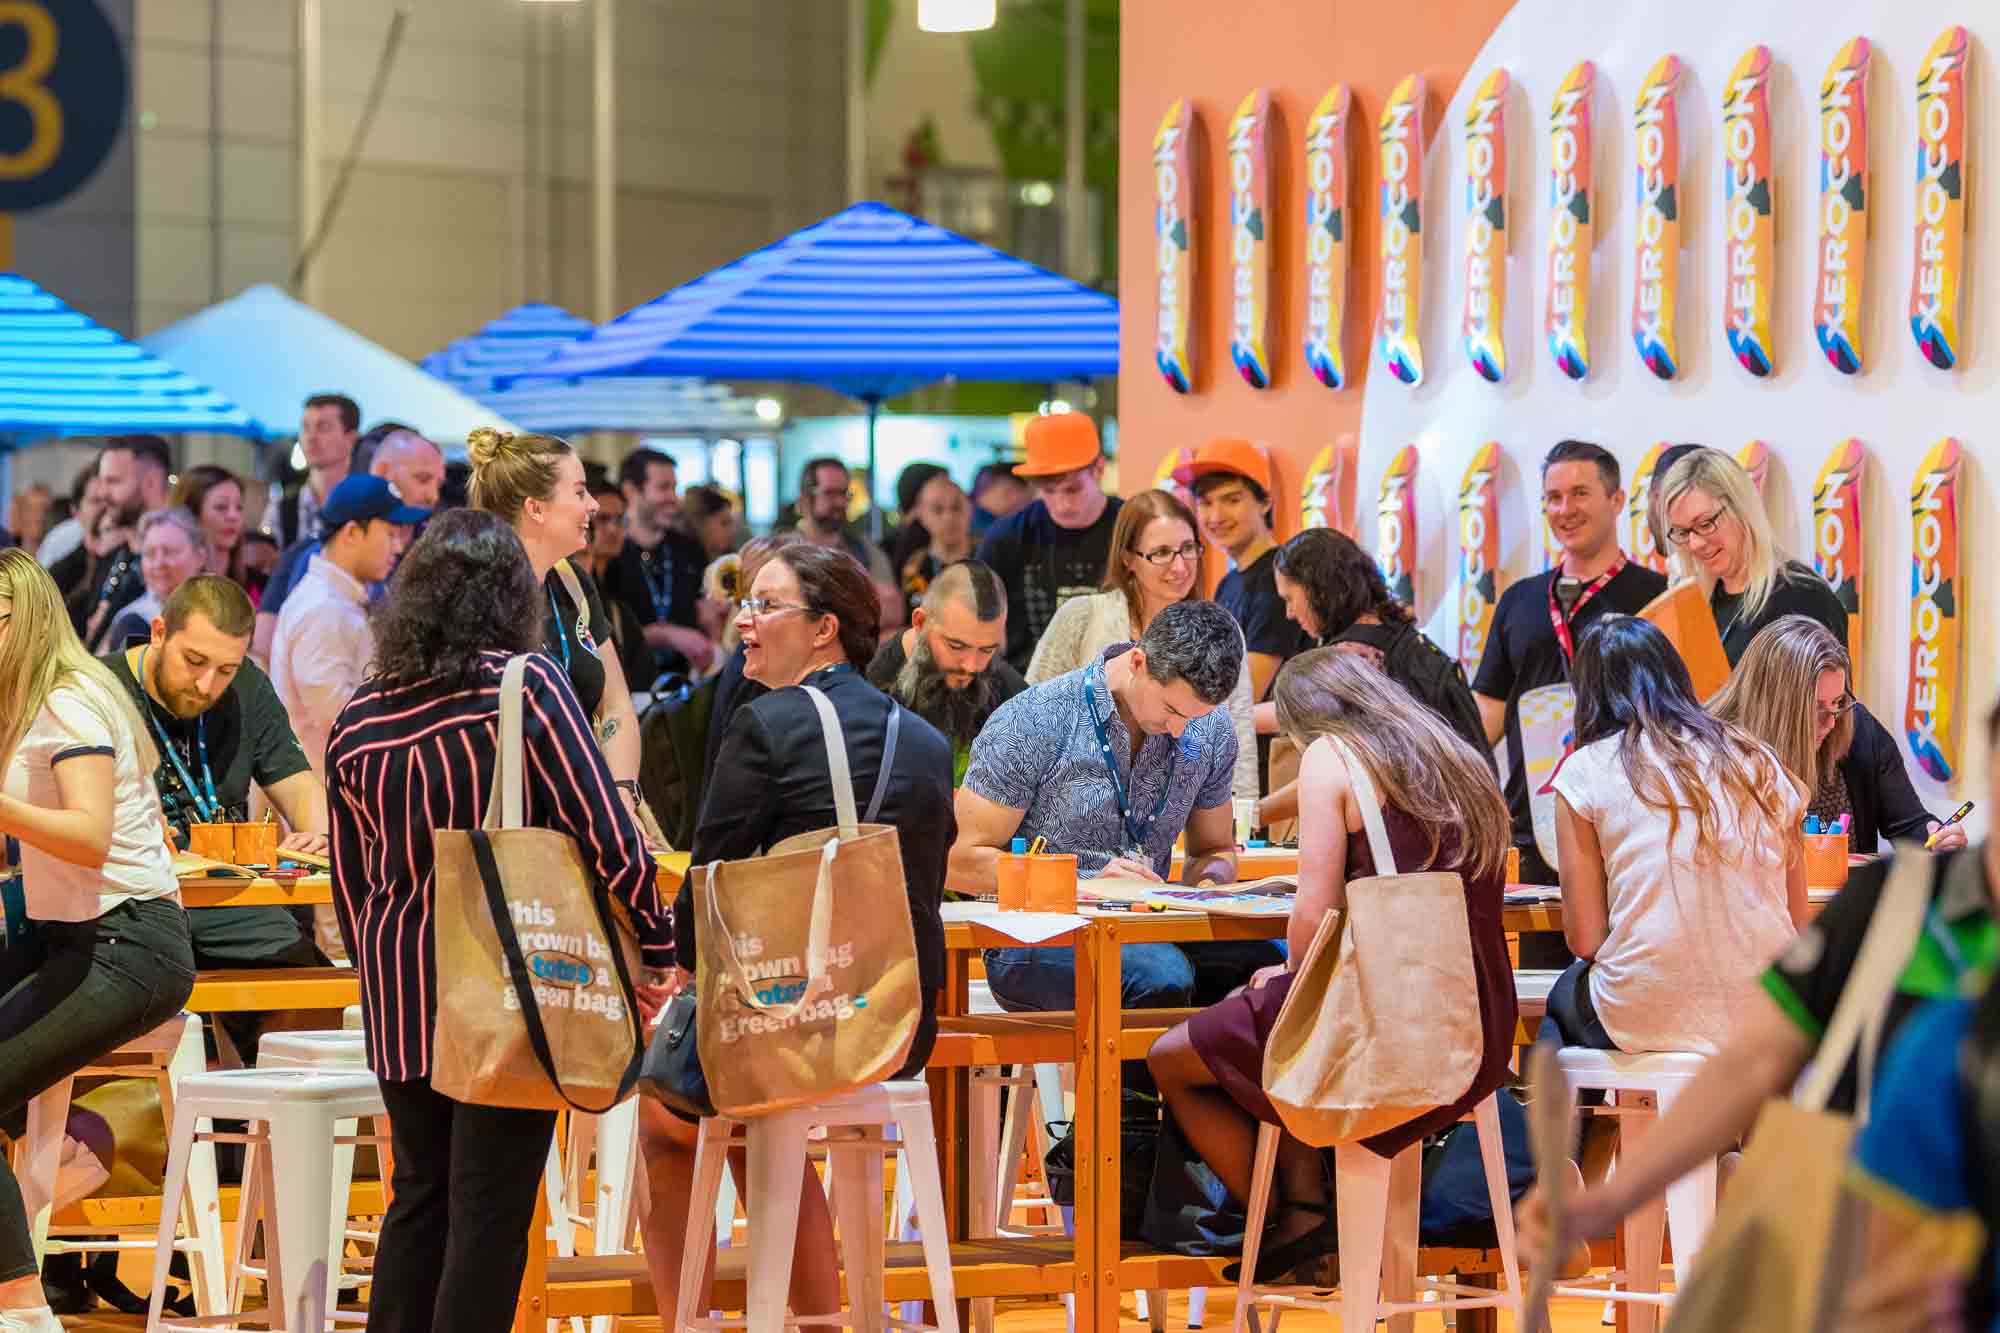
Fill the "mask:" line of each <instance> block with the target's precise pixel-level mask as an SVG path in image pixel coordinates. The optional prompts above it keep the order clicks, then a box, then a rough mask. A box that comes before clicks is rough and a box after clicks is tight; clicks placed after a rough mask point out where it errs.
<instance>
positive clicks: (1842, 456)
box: [1813, 439, 1868, 692]
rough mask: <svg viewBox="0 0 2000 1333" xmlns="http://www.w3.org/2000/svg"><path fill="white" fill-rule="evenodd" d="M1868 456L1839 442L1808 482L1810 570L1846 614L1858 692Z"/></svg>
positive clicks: (1851, 442)
mask: <svg viewBox="0 0 2000 1333" xmlns="http://www.w3.org/2000/svg"><path fill="white" fill-rule="evenodd" d="M1867 457H1868V455H1867V453H1866V451H1865V450H1863V449H1862V447H1861V441H1859V440H1852V439H1849V440H1842V441H1841V442H1840V443H1839V444H1837V445H1835V446H1834V449H1833V452H1832V453H1830V454H1828V455H1827V456H1826V464H1825V466H1823V467H1822V468H1820V470H1819V478H1818V479H1817V480H1816V481H1814V482H1813V568H1814V569H1816V570H1818V571H1819V576H1820V577H1821V578H1823V579H1825V580H1826V582H1827V586H1828V587H1830V588H1832V589H1833V595H1834V596H1835V597H1837V598H1838V599H1839V600H1840V604H1841V605H1842V606H1843V607H1845V608H1846V609H1847V656H1848V660H1849V662H1850V663H1851V670H1850V672H1849V674H1850V675H1852V676H1853V677H1854V681H1855V683H1854V686H1853V688H1854V689H1855V690H1856V691H1857V692H1858V691H1859V690H1860V688H1861V687H1860V683H1859V682H1860V676H1861V664H1862V662H1863V661H1864V660H1865V659H1864V658H1863V657H1862V653H1861V648H1862V638H1863V627H1864V625H1865V623H1866V622H1865V620H1864V619H1863V617H1862V614H1861V574H1862V568H1863V559H1862V552H1863V551H1864V550H1865V549H1866V548H1865V547H1864V546H1863V544H1862V540H1861V537H1862V532H1861V470H1862V467H1863V465H1864V464H1865V463H1866V462H1867Z"/></svg>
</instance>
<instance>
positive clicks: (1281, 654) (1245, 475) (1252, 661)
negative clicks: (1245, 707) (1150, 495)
mask: <svg viewBox="0 0 2000 1333" xmlns="http://www.w3.org/2000/svg"><path fill="white" fill-rule="evenodd" d="M1174 480H1175V481H1177V482H1179V483H1180V484H1181V485H1183V486H1192V487H1193V488H1194V495H1195V504H1194V508H1195V516H1196V517H1197V518H1198V519H1200V521H1201V530H1202V533H1203V535H1205V536H1206V537H1207V538H1208V539H1209V540H1210V541H1212V542H1214V543H1215V544H1216V545H1217V546H1220V547H1221V548H1222V549H1223V550H1225V551H1227V552H1229V572H1228V573H1227V574H1225V575H1223V576H1222V582H1220V583H1218V584H1216V585H1215V600H1216V601H1218V602H1220V603H1221V604H1222V605H1223V606H1224V607H1226V608H1228V610H1229V614H1230V615H1232V616H1235V617H1236V623H1237V624H1238V625H1240V626H1242V628H1243V638H1244V641H1245V642H1246V643H1247V644H1248V645H1249V649H1250V656H1249V658H1248V659H1247V660H1248V662H1249V665H1250V701H1251V702H1252V703H1262V702H1263V701H1264V699H1265V697H1266V696H1267V695H1268V694H1270V692H1271V682H1272V681H1273V680H1275V679H1276V678H1277V675H1278V668H1279V667H1281V666H1283V665H1284V664H1285V663H1286V662H1288V661H1290V660H1291V659H1292V658H1294V657H1296V656H1298V655H1299V654H1300V653H1302V652H1304V651H1305V650H1306V649H1308V648H1310V647H1312V646H1313V644H1312V639H1311V637H1310V636H1309V635H1308V634H1307V633H1306V632H1305V631H1304V630H1302V629H1300V628H1299V627H1298V625H1297V624H1295V623H1294V622H1293V621H1292V619H1291V617H1289V616H1287V615H1286V614H1285V599H1284V598H1283V597H1280V596H1279V595H1278V573H1277V571H1278V544H1277V542H1276V541H1274V540H1273V539H1272V537H1271V491H1272V485H1271V480H1272V479H1271V460H1270V458H1269V457H1268V456H1267V455H1266V454H1265V453H1264V451H1263V450H1262V449H1260V448H1258V447H1257V446H1256V445H1254V444H1252V443H1251V442H1250V441H1248V440H1210V441H1209V442H1208V443H1207V444H1204V445H1203V446H1202V447H1201V448H1200V449H1199V450H1197V451H1196V452H1195V456H1194V461H1193V462H1192V463H1183V464H1181V466H1179V467H1177V468H1175V469H1174Z"/></svg>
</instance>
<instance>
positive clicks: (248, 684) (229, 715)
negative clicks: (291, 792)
mask: <svg viewBox="0 0 2000 1333" xmlns="http://www.w3.org/2000/svg"><path fill="white" fill-rule="evenodd" d="M100 660H101V661H103V662H104V664H105V665H106V666H108V667H110V668H111V673H112V674H113V675H114V676H116V677H118V682H119V683H120V684H121V685H123V686H124V687H125V689H126V691H127V692H128V693H129V694H131V696H132V699H133V702H134V703H136V704H137V705H138V707H139V711H140V712H141V713H142V714H143V715H144V716H146V717H147V718H148V720H149V721H148V726H149V728H150V730H151V732H152V736H153V744H154V745H156V746H158V747H159V749H160V766H159V768H157V769H156V770H154V778H155V779H156V780H157V781H158V783H159V787H160V804H161V806H162V807H163V808H164V809H165V810H166V813H167V822H168V823H169V824H172V825H173V826H174V833H175V835H176V836H177V837H178V838H179V839H180V841H181V842H182V844H183V845H185V844H186V841H187V826H188V825H189V824H191V823H202V822H210V823H214V822H235V823H240V822H242V821H245V820H247V819H249V817H250V784H251V783H252V782H255V783H256V784H257V785H258V786H259V787H262V788H264V789H265V790H267V791H268V790H270V788H271V787H272V786H273V785H274V784H276V783H279V782H283V781H284V780H285V779H286V778H288V777H291V776H292V775H293V774H295V773H310V772H311V771H312V765H311V764H309V763H307V762H306V752H305V751H304V750H303V749H302V748H300V746H299V738H298V737H297V736H296V735H295V734H293V732H292V723H291V719H289V718H288V717H286V716H285V706H284V704H282V703H280V702H279V701H278V692H277V691H276V690H274V689H272V688H271V678H270V677H269V676H267V675H265V674H264V672H263V671H262V669H260V668H259V667H258V665H257V664H256V663H255V662H252V661H250V660H249V659H248V658H245V659H244V661H243V666H242V668H241V669H240V670H239V671H238V672H237V673H236V679H235V680H233V681H231V682H230V685H229V688H228V689H227V690H225V691H223V694H222V698H220V699H219V700H217V701H216V704H215V706H214V707H213V708H211V709H209V710H208V711H207V712H206V713H203V714H202V715H201V716H200V717H198V718H185V719H183V718H177V717H175V716H173V714H171V713H169V712H168V711H167V710H166V709H165V708H163V707H161V706H160V705H159V704H157V703H155V702H153V698H152V696H151V695H149V694H147V693H146V691H145V688H144V687H143V686H141V685H140V684H139V679H138V677H137V676H136V675H135V674H134V673H133V665H132V663H131V662H130V661H129V660H128V659H127V657H126V655H125V654H124V653H122V652H120V653H112V654H110V655H108V656H106V657H104V658H102V659H100ZM169 751H171V755H170V754H169ZM204 751H206V753H207V761H208V762H207V769H206V772H207V778H206V779H205V778H204V776H203V772H204V770H203V766H202V755H203V752H204ZM175 758H178V759H179V760H180V764H179V766H178V767H177V766H176V765H175V763H174V759H175ZM182 769H185V770H186V772H187V776H188V778H189V779H191V780H192V781H193V782H195V783H196V784H198V785H200V786H201V787H202V795H203V797H204V798H206V796H207V783H208V781H211V780H212V781H213V782H214V784H215V795H216V799H217V800H218V801H220V802H221V804H222V807H223V809H222V811H221V812H220V813H219V814H217V815H216V816H215V818H212V819H210V820H207V821H204V820H203V819H202V816H201V814H200V811H199V807H198V804H197V802H196V801H195V800H194V799H193V797H192V796H191V795H190V793H189V791H188V787H187V783H186V782H185V781H183V780H182V777H181V770H182Z"/></svg>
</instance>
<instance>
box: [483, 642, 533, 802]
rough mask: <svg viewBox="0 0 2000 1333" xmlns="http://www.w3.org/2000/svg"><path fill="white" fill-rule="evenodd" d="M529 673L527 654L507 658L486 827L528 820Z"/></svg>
mask: <svg viewBox="0 0 2000 1333" xmlns="http://www.w3.org/2000/svg"><path fill="white" fill-rule="evenodd" d="M527 674H528V655H527V654H526V653H520V654H517V655H516V656H513V657H510V658H508V659H507V669H506V670H505V671H503V672H501V674H500V749H499V755H498V757H497V759H496V760H495V762H494V764H493V785H492V786H490V787H488V788H487V789H486V819H485V822H484V823H482V824H481V825H480V827H481V828H486V829H508V828H521V827H522V826H523V825H524V822H525V820H526V814H525V811H524V809H523V807H524V806H525V805H526V804H527V803H526V801H525V800H524V799H523V797H522V783H523V781H524V774H523V772H522V767H523V766H522V763H521V697H522V686H523V683H524V681H525V680H526V677H527Z"/></svg>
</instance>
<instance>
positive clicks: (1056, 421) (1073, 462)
mask: <svg viewBox="0 0 2000 1333" xmlns="http://www.w3.org/2000/svg"><path fill="white" fill-rule="evenodd" d="M1023 438H1024V442H1025V443H1026V444H1027V446H1028V457H1027V460H1026V461H1025V462H1022V463H1019V464H1017V465H1016V466H1015V468H1014V475H1015V476H1017V477H1060V476H1061V475H1062V474H1063V473H1065V472H1075V471H1076V470H1077V469H1079V468H1086V467H1089V466H1090V465H1091V464H1092V463H1095V462H1096V461H1097V459H1098V455H1099V454H1100V453H1102V452H1103V450H1102V449H1101V448H1100V447H1099V445H1098V443H1097V423H1096V422H1095V421H1092V420H1091V419H1090V418H1089V416H1087V415H1086V414H1084V413H1082V412H1057V413H1054V414H1053V415H1050V416H1045V417H1036V418H1035V419H1034V420H1033V421H1030V422H1029V423H1028V428H1027V430H1026V431H1025V432H1023Z"/></svg>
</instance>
